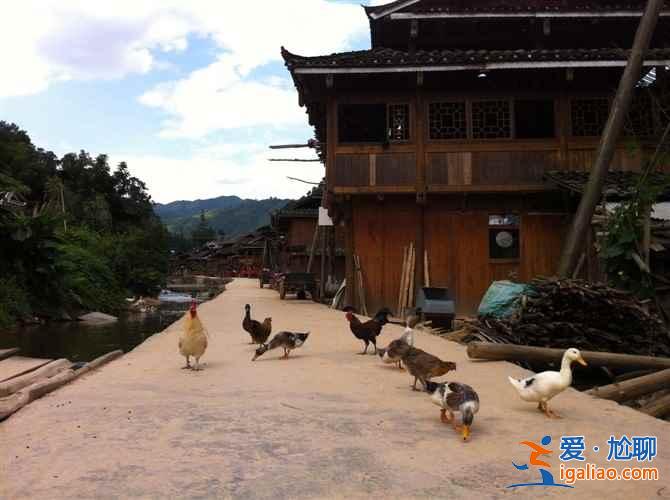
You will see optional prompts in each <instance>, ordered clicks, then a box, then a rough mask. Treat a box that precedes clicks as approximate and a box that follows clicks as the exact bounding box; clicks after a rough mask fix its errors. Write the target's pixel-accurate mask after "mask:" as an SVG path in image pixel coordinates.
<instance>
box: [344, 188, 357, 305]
mask: <svg viewBox="0 0 670 500" xmlns="http://www.w3.org/2000/svg"><path fill="white" fill-rule="evenodd" d="M344 203H345V206H344V236H345V242H344V245H345V248H344V258H345V278H346V280H347V287H346V290H345V295H344V297H345V299H344V301H345V305H348V306H352V307H356V279H355V277H354V275H355V273H354V221H353V209H352V206H351V203H352V202H351V200H347V201H345V202H344Z"/></svg>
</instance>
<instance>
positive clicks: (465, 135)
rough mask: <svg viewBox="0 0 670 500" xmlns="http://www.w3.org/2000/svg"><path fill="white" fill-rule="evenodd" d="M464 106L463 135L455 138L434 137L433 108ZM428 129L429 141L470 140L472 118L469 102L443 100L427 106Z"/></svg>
mask: <svg viewBox="0 0 670 500" xmlns="http://www.w3.org/2000/svg"><path fill="white" fill-rule="evenodd" d="M459 104H460V105H462V106H463V127H462V128H463V135H462V136H455V137H433V135H432V133H433V124H432V118H431V106H439V105H459ZM425 114H426V117H427V120H426V121H427V123H426V129H427V134H428V140H429V141H458V140H467V139H469V138H470V126H469V123H470V118H469V112H468V101H466V100H441V101H432V102H429V103H428V104H427V105H426V113H425Z"/></svg>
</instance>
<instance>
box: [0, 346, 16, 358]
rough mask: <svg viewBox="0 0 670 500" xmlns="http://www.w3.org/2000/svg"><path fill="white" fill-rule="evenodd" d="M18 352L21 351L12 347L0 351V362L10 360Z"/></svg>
mask: <svg viewBox="0 0 670 500" xmlns="http://www.w3.org/2000/svg"><path fill="white" fill-rule="evenodd" d="M20 350H21V349H19V348H18V347H13V348H11V349H0V360H3V359H7V358H10V357H12V356H14V355H15V354H18V353H19V351H20Z"/></svg>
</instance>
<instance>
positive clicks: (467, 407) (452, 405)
mask: <svg viewBox="0 0 670 500" xmlns="http://www.w3.org/2000/svg"><path fill="white" fill-rule="evenodd" d="M426 392H427V393H429V394H430V399H431V401H432V402H433V404H435V405H437V406H439V407H440V408H441V410H440V420H442V422H444V423H445V424H451V425H452V427H453V428H454V430H455V431H457V432H460V433H461V436H462V437H463V441H467V440H468V438H469V437H470V427H471V426H472V422H473V421H474V418H475V414H476V413H477V412H478V411H479V396H478V395H477V393H476V392H475V390H474V389H473V388H472V387H470V386H469V385H467V384H461V383H460V382H444V383H438V382H431V381H430V380H429V381H427V382H426ZM454 413H460V414H461V423H462V425H461V426H459V425H457V423H456V419H455V417H454Z"/></svg>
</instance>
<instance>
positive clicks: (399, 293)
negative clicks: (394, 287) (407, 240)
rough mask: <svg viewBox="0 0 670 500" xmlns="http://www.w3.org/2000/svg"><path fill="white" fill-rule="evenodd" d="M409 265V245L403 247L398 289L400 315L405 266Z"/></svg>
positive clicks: (398, 312)
mask: <svg viewBox="0 0 670 500" xmlns="http://www.w3.org/2000/svg"><path fill="white" fill-rule="evenodd" d="M406 265H407V247H404V248H403V249H402V267H401V268H400V289H399V290H398V310H397V311H396V312H397V314H398V316H402V291H403V290H404V289H405V266H406Z"/></svg>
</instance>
